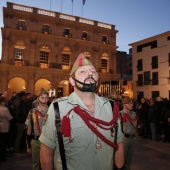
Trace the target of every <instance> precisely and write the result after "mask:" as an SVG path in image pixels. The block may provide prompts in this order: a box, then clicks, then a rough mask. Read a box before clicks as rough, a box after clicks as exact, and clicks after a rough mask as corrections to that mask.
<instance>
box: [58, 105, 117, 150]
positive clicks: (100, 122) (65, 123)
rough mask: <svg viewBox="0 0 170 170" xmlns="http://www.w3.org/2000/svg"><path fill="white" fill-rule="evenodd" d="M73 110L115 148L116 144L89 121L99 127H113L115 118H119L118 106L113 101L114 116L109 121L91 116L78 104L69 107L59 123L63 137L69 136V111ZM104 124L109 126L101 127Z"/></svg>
mask: <svg viewBox="0 0 170 170" xmlns="http://www.w3.org/2000/svg"><path fill="white" fill-rule="evenodd" d="M72 110H74V112H75V113H77V114H78V115H79V116H80V117H81V118H82V119H83V121H84V122H85V123H86V125H87V126H88V127H89V128H90V129H91V130H92V131H93V132H94V133H95V134H96V135H97V136H98V137H99V138H100V139H101V140H102V141H104V142H105V143H107V144H108V145H110V146H111V147H113V148H117V147H118V145H117V144H115V143H113V142H111V141H109V140H108V139H107V138H105V136H103V135H102V134H101V133H100V132H99V131H98V130H97V128H96V127H94V126H93V125H92V124H91V123H90V121H92V122H94V123H95V124H96V126H98V127H100V128H101V129H104V130H110V129H112V128H113V126H114V125H115V122H116V121H117V119H118V118H119V115H120V113H119V108H118V105H117V103H116V102H114V118H113V119H112V120H111V121H110V122H106V121H103V120H100V119H97V118H94V117H92V116H91V115H90V114H89V113H88V112H87V111H85V110H83V109H81V108H80V107H79V106H76V107H74V108H73V109H71V110H70V111H69V112H68V113H67V115H65V116H64V117H63V119H62V124H61V129H62V134H63V135H64V136H65V137H70V136H71V127H70V119H69V116H70V113H71V111H72ZM102 125H104V126H110V127H108V128H106V127H103V126H102Z"/></svg>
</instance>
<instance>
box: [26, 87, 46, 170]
mask: <svg viewBox="0 0 170 170" xmlns="http://www.w3.org/2000/svg"><path fill="white" fill-rule="evenodd" d="M42 94H48V93H47V92H46V91H45V90H44V89H43V88H41V89H40V91H39V92H38V96H41V95H42ZM47 110H48V107H47V109H46V110H42V109H41V107H40V105H38V106H37V107H35V108H33V109H31V110H30V111H29V113H28V116H27V119H26V121H25V124H26V125H27V127H31V129H32V140H31V150H32V164H33V165H32V168H33V170H39V169H40V165H39V161H40V141H39V139H38V138H39V136H40V134H41V130H42V126H43V125H44V124H45V120H46V117H47ZM27 142H28V141H27Z"/></svg>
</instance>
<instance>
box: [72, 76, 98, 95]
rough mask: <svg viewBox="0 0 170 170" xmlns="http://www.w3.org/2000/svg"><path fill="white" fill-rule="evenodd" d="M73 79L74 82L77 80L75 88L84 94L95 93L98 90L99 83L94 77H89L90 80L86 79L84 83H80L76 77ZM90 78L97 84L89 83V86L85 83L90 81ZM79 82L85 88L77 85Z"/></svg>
mask: <svg viewBox="0 0 170 170" xmlns="http://www.w3.org/2000/svg"><path fill="white" fill-rule="evenodd" d="M72 78H73V80H75V86H76V88H77V89H78V90H80V91H82V92H95V91H96V90H97V82H96V80H95V79H94V78H93V77H88V78H86V79H85V80H84V83H82V82H80V81H78V80H77V79H75V77H72ZM89 78H90V79H93V80H94V82H95V83H89V84H87V83H85V81H86V80H88V79H89ZM77 82H78V83H79V84H82V85H83V86H82V87H80V86H79V85H78V84H77Z"/></svg>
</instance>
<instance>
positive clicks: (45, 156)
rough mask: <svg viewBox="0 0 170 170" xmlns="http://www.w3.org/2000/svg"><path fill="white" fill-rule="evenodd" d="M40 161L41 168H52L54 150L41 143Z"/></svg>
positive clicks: (50, 169) (46, 169) (48, 169)
mask: <svg viewBox="0 0 170 170" xmlns="http://www.w3.org/2000/svg"><path fill="white" fill-rule="evenodd" d="M40 162H41V169H42V170H53V169H54V150H53V149H51V148H49V147H47V146H46V145H44V144H42V143H41V149H40Z"/></svg>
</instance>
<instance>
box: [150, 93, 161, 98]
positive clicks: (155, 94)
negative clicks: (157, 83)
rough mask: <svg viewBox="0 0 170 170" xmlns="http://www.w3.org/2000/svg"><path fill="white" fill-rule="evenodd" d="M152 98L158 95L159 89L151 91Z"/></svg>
mask: <svg viewBox="0 0 170 170" xmlns="http://www.w3.org/2000/svg"><path fill="white" fill-rule="evenodd" d="M151 96H152V98H154V99H156V98H157V97H158V96H159V91H152V94H151Z"/></svg>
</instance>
